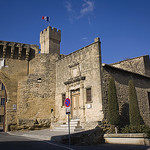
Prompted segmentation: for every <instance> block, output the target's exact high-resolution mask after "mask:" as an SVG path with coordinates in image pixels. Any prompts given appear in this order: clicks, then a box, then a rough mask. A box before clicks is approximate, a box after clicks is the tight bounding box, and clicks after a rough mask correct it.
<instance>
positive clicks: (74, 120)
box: [70, 119, 80, 122]
mask: <svg viewBox="0 0 150 150" xmlns="http://www.w3.org/2000/svg"><path fill="white" fill-rule="evenodd" d="M78 121H80V119H71V120H70V122H78Z"/></svg>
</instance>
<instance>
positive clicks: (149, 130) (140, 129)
mask: <svg viewBox="0 0 150 150" xmlns="http://www.w3.org/2000/svg"><path fill="white" fill-rule="evenodd" d="M121 133H146V134H147V136H148V138H150V127H149V126H147V125H138V126H132V125H129V126H125V127H124V128H122V129H121Z"/></svg>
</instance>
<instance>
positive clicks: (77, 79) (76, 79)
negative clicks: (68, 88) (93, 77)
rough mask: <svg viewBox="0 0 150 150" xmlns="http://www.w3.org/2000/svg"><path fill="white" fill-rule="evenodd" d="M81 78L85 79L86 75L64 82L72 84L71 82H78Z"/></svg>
mask: <svg viewBox="0 0 150 150" xmlns="http://www.w3.org/2000/svg"><path fill="white" fill-rule="evenodd" d="M81 80H85V76H79V77H75V78H71V79H69V80H68V81H65V82H64V84H65V85H67V84H71V83H74V82H78V81H81Z"/></svg>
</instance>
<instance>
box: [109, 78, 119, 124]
mask: <svg viewBox="0 0 150 150" xmlns="http://www.w3.org/2000/svg"><path fill="white" fill-rule="evenodd" d="M108 121H109V123H110V124H111V125H115V126H117V125H118V124H119V107H118V100H117V93H116V86H115V81H114V79H113V78H110V79H109V85H108Z"/></svg>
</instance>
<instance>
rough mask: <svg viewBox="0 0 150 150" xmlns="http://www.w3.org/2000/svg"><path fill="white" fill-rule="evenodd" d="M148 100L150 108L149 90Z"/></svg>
mask: <svg viewBox="0 0 150 150" xmlns="http://www.w3.org/2000/svg"><path fill="white" fill-rule="evenodd" d="M148 102H149V108H150V92H148Z"/></svg>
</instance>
